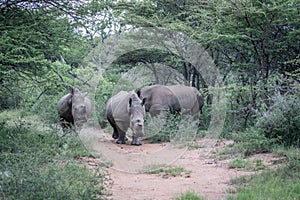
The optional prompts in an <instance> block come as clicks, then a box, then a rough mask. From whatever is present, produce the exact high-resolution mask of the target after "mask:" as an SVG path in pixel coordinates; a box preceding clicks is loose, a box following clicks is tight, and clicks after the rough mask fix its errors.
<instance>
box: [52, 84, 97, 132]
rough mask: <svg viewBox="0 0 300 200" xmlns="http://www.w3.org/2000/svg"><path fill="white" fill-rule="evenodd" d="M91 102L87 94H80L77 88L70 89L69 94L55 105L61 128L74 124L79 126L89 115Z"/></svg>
mask: <svg viewBox="0 0 300 200" xmlns="http://www.w3.org/2000/svg"><path fill="white" fill-rule="evenodd" d="M91 110H92V101H91V100H90V99H89V98H88V97H87V94H86V93H85V94H82V93H81V92H80V91H79V90H78V89H77V88H74V87H72V88H71V91H70V93H68V94H66V95H64V96H63V97H62V98H61V99H60V100H59V102H58V104H57V111H58V114H59V117H60V119H61V121H62V122H64V123H62V125H63V128H64V129H65V128H67V127H70V126H72V125H74V124H76V125H79V126H80V125H81V124H82V123H84V122H86V121H87V119H88V118H89V117H90V115H91Z"/></svg>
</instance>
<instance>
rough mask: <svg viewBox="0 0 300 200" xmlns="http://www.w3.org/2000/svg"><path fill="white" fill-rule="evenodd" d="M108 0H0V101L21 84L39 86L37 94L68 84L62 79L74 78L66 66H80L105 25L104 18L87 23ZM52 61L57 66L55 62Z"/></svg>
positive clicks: (17, 93)
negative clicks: (0, 0)
mask: <svg viewBox="0 0 300 200" xmlns="http://www.w3.org/2000/svg"><path fill="white" fill-rule="evenodd" d="M109 2H111V1H105V2H104V1H101V2H100V1H91V2H86V1H75V0H74V1H62V0H51V1H48V0H38V1H30V0H15V1H2V2H1V3H0V52H1V53H0V67H1V68H0V82H1V90H0V91H1V101H2V103H1V105H2V106H5V104H6V103H7V102H6V99H8V98H12V99H14V98H15V97H17V96H20V93H21V92H22V90H24V89H26V88H34V87H35V86H37V87H40V88H41V92H42V93H41V94H43V92H44V91H46V90H49V89H52V91H54V90H57V89H58V90H61V89H62V88H63V87H61V86H63V85H67V84H70V81H69V82H68V79H74V78H75V79H77V78H78V77H77V76H76V74H75V73H74V72H72V70H74V69H76V68H78V67H79V66H80V65H81V64H82V62H83V59H84V58H85V57H86V55H87V53H88V52H89V50H90V49H91V48H92V47H93V42H94V41H95V38H96V37H97V36H98V35H101V34H100V32H101V31H103V30H104V29H105V28H107V26H109V25H108V24H107V23H104V22H106V21H108V20H109V19H108V18H104V19H103V20H102V21H101V22H100V21H99V23H98V24H94V23H93V22H95V21H98V19H97V18H96V17H97V16H99V15H100V14H99V13H101V12H102V11H103V12H104V10H107V7H108V6H109ZM87 21H88V22H89V23H90V24H87ZM102 22H103V24H101V23H102ZM91 24H92V25H93V26H91ZM100 25H102V26H100ZM82 30H84V32H82ZM91 30H93V31H91ZM91 38H92V39H93V40H92V39H91ZM58 61H59V62H61V64H55V63H56V62H58ZM34 85H35V86H34ZM20 86H21V87H20ZM15 100H18V101H19V100H20V98H19V97H18V98H15Z"/></svg>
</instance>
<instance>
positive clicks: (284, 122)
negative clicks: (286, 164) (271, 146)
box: [256, 95, 300, 147]
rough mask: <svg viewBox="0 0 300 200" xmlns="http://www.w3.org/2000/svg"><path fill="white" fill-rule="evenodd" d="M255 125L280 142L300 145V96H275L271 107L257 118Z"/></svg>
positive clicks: (260, 130) (288, 144)
mask: <svg viewBox="0 0 300 200" xmlns="http://www.w3.org/2000/svg"><path fill="white" fill-rule="evenodd" d="M256 127H257V128H258V130H259V132H260V133H261V134H262V135H265V136H266V137H267V138H271V139H276V140H277V142H278V143H280V144H284V145H287V146H290V145H293V146H296V147H300V134H299V132H300V98H299V97H297V96H295V95H288V96H281V95H278V96H275V97H274V98H273V105H272V107H271V108H270V110H269V111H267V112H266V113H264V115H263V116H262V117H261V118H260V119H258V122H257V125H256Z"/></svg>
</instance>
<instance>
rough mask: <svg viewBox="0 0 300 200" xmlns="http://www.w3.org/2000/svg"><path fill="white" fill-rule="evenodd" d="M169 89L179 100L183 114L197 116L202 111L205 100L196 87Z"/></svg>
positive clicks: (171, 87) (180, 86)
mask: <svg viewBox="0 0 300 200" xmlns="http://www.w3.org/2000/svg"><path fill="white" fill-rule="evenodd" d="M166 87H167V88H169V89H170V90H171V91H172V92H173V93H174V94H175V95H176V97H177V98H178V100H179V103H180V108H181V112H182V114H190V115H192V116H196V115H198V114H199V111H202V107H203V104H204V98H203V96H202V95H201V94H200V93H199V91H198V90H197V89H196V88H195V87H190V86H184V85H170V86H166Z"/></svg>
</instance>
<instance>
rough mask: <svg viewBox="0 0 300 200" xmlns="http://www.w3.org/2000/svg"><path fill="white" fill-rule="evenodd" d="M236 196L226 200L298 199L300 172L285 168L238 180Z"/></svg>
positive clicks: (299, 197)
mask: <svg viewBox="0 0 300 200" xmlns="http://www.w3.org/2000/svg"><path fill="white" fill-rule="evenodd" d="M233 183H235V184H238V185H239V187H238V189H237V194H235V195H231V196H229V197H228V200H235V199H239V200H244V199H245V200H246V199H253V200H256V199H257V200H261V199H272V200H273V199H275V200H276V199H278V200H281V199H300V172H299V171H293V170H290V169H289V168H287V167H283V168H279V169H276V170H274V171H268V172H263V173H262V174H260V175H256V176H253V177H252V178H250V179H246V178H243V179H241V178H240V179H239V180H235V182H233Z"/></svg>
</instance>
